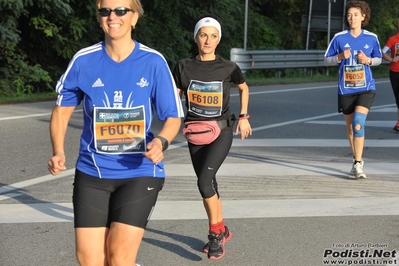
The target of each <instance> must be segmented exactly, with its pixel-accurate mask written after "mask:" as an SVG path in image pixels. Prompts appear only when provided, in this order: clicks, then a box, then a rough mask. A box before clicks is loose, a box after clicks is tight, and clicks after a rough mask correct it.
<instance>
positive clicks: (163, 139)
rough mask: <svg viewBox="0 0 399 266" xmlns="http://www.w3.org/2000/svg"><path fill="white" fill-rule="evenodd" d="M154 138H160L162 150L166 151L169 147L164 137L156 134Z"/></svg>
mask: <svg viewBox="0 0 399 266" xmlns="http://www.w3.org/2000/svg"><path fill="white" fill-rule="evenodd" d="M155 138H156V139H160V140H161V142H162V151H166V149H167V148H168V147H169V141H168V140H167V139H165V138H164V137H161V136H156V137H155Z"/></svg>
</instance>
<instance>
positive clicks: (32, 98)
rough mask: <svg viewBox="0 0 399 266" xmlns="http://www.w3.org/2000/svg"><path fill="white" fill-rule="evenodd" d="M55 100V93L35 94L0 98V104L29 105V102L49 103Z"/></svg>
mask: <svg viewBox="0 0 399 266" xmlns="http://www.w3.org/2000/svg"><path fill="white" fill-rule="evenodd" d="M56 98H57V94H56V93H50V92H46V93H35V94H26V95H25V94H24V95H19V96H0V104H13V103H29V102H42V101H51V100H54V101H55V99H56Z"/></svg>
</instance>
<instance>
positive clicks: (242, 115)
mask: <svg viewBox="0 0 399 266" xmlns="http://www.w3.org/2000/svg"><path fill="white" fill-rule="evenodd" d="M247 116H249V114H240V115H239V116H238V117H247Z"/></svg>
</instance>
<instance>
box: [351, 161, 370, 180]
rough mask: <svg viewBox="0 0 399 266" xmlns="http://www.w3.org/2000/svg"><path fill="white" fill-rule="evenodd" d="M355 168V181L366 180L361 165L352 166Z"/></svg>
mask: <svg viewBox="0 0 399 266" xmlns="http://www.w3.org/2000/svg"><path fill="white" fill-rule="evenodd" d="M353 167H354V168H355V176H356V179H366V178H367V177H366V174H365V173H364V172H363V163H362V162H360V163H356V164H355V165H354V166H353Z"/></svg>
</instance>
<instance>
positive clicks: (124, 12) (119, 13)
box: [114, 7, 129, 17]
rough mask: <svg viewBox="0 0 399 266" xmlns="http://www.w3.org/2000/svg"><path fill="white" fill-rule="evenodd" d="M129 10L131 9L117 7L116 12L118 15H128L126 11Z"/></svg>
mask: <svg viewBox="0 0 399 266" xmlns="http://www.w3.org/2000/svg"><path fill="white" fill-rule="evenodd" d="M128 11H129V9H127V8H124V7H121V8H115V9H114V12H115V14H116V15H117V16H118V17H121V16H124V15H126V13H127V12H128Z"/></svg>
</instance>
